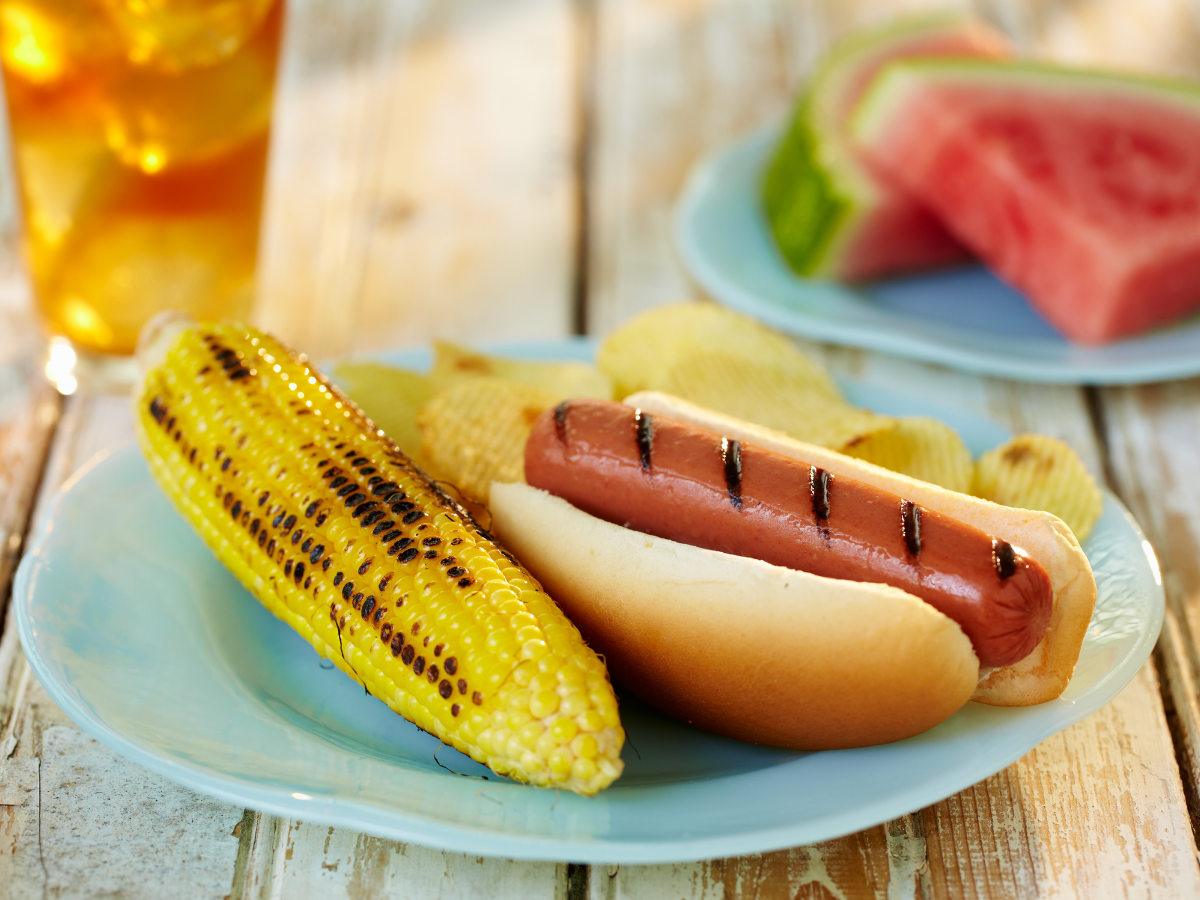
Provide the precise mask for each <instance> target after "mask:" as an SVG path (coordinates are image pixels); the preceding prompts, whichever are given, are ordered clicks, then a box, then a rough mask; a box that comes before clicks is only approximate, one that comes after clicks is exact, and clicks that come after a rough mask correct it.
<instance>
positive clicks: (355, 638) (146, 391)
mask: <svg viewBox="0 0 1200 900" xmlns="http://www.w3.org/2000/svg"><path fill="white" fill-rule="evenodd" d="M134 403H135V417H134V418H135V421H136V422H137V423H138V432H139V438H140V440H141V443H142V447H143V449H144V451H145V453H146V457H147V459H148V460H149V463H150V468H151V471H152V472H153V473H154V476H155V478H156V479H157V481H158V482H159V484H160V485H161V486H162V488H163V490H164V491H165V492H166V493H167V495H168V496H169V497H170V498H171V499H172V500H173V501H174V503H175V505H176V507H177V508H178V509H179V510H180V511H181V512H182V513H183V514H184V516H185V517H186V518H187V519H188V520H189V521H190V522H191V523H192V525H193V526H194V527H195V528H196V530H197V531H198V532H199V533H200V535H201V536H202V537H203V539H204V540H205V542H206V543H207V544H208V545H209V547H210V548H212V550H213V551H214V553H215V554H216V555H217V557H218V558H219V559H220V560H221V561H222V562H223V563H225V564H226V565H227V566H228V567H229V568H230V569H231V570H232V571H233V572H234V573H235V574H236V575H237V577H238V578H239V579H240V580H241V582H242V583H243V584H244V585H245V586H246V587H247V588H248V589H249V590H250V591H251V592H252V593H253V594H254V595H255V596H256V597H257V598H258V599H259V600H260V601H262V603H263V604H264V605H266V607H267V608H268V609H270V610H271V611H272V612H273V613H275V615H277V616H279V617H280V618H281V619H283V620H284V621H286V622H287V623H288V624H290V625H291V626H292V627H293V628H295V629H296V630H297V631H299V632H300V633H301V634H302V635H304V637H305V638H307V639H308V640H309V641H310V642H311V643H312V645H313V647H315V648H316V650H317V652H318V653H320V654H322V655H324V656H327V657H328V658H329V659H331V660H332V661H333V663H334V664H335V665H337V666H338V667H339V668H341V669H342V670H343V671H344V672H345V673H346V674H347V675H349V676H350V677H351V678H353V679H355V680H356V681H359V682H361V683H362V684H363V685H364V686H365V687H366V689H367V690H368V691H370V692H371V693H372V694H373V695H374V696H376V697H378V698H380V699H381V700H383V701H385V702H386V703H387V704H388V705H389V706H390V707H391V708H392V709H393V710H395V711H396V712H397V713H399V714H400V715H402V716H404V717H405V718H406V719H408V720H409V721H411V722H414V723H415V724H416V725H418V726H419V727H421V728H423V729H424V730H425V731H428V732H430V733H432V734H434V735H435V736H437V737H438V738H439V739H441V740H443V741H445V742H446V743H447V744H450V745H451V746H453V747H455V748H456V749H458V750H461V751H462V752H464V753H467V754H469V755H470V756H471V757H472V758H473V759H476V760H478V761H480V762H483V763H486V764H487V765H488V766H490V767H491V768H492V769H493V770H495V771H496V772H498V773H501V774H504V775H509V776H511V777H513V778H516V779H519V780H522V781H529V782H532V783H534V784H538V785H545V786H555V787H563V788H568V789H570V790H573V791H576V792H578V793H581V794H594V793H595V792H596V791H598V790H601V789H602V788H604V787H606V786H607V785H608V784H610V783H611V782H612V781H613V780H614V779H615V778H617V777H618V776H619V775H620V773H621V768H622V763H621V759H620V751H621V745H622V743H623V742H624V731H623V730H622V728H621V725H620V720H619V718H618V715H617V702H616V698H615V696H614V694H613V691H612V687H611V686H610V684H609V681H608V675H607V673H606V671H605V668H604V663H603V662H602V661H601V660H600V659H599V658H598V657H597V656H596V654H595V653H594V652H592V651H591V650H590V649H589V648H588V647H587V646H586V645H585V644H584V642H583V640H582V638H581V637H580V635H579V632H578V630H576V628H575V627H574V626H573V625H572V624H571V623H570V622H569V621H568V620H567V618H566V617H565V616H564V615H563V614H562V612H561V611H560V610H559V609H558V607H557V606H556V605H555V604H554V602H553V601H552V600H551V599H550V598H549V597H548V596H547V595H546V594H545V593H544V592H543V591H542V589H541V587H540V586H539V585H538V583H537V582H536V581H535V580H534V579H533V577H532V576H531V575H529V574H528V573H527V572H526V571H525V570H524V569H523V568H522V567H521V566H520V565H519V564H518V563H517V562H516V561H515V560H514V559H513V558H512V556H511V555H510V554H508V553H507V552H505V551H504V550H503V549H502V548H500V547H498V546H497V545H496V544H494V543H493V542H492V540H491V539H490V537H489V536H488V535H487V534H486V533H484V532H482V531H481V530H480V529H479V528H478V526H476V524H475V523H474V521H473V520H472V519H471V518H470V516H469V515H467V514H466V512H465V511H464V510H463V509H462V508H461V507H460V506H459V505H458V504H457V503H456V502H455V501H454V500H452V499H451V498H450V497H448V496H447V495H446V494H445V493H444V492H443V491H441V490H439V489H438V488H437V487H436V486H435V485H433V484H431V483H430V481H429V480H428V479H427V478H426V477H425V476H424V474H423V473H422V472H421V471H420V470H419V469H418V468H416V466H414V465H413V464H412V463H411V462H410V461H409V459H408V458H407V457H406V456H404V454H403V453H401V452H400V451H399V450H398V449H397V448H396V446H395V445H394V444H393V443H392V442H391V441H389V440H388V439H387V438H386V437H385V436H384V435H383V432H382V431H379V430H378V429H377V428H376V427H375V426H374V424H373V423H372V422H371V421H370V420H369V419H367V418H366V417H365V416H364V415H363V414H362V413H361V411H360V410H359V409H358V408H357V407H356V406H354V404H353V403H351V402H350V401H349V400H347V399H346V398H345V397H344V396H343V395H342V394H341V393H340V392H338V390H337V389H336V388H334V387H333V386H332V385H331V384H330V383H329V382H328V381H327V380H326V379H325V378H324V377H323V376H322V375H321V374H320V372H318V371H317V370H316V369H315V368H314V367H312V366H310V365H309V364H307V363H306V361H305V358H304V357H303V356H298V355H296V354H294V353H292V352H291V351H289V350H288V349H287V348H285V347H283V346H282V345H280V344H279V343H277V342H276V341H275V340H273V339H272V338H270V337H269V336H267V335H265V334H262V333H260V332H257V331H254V330H252V329H249V328H246V327H244V326H235V325H210V324H205V325H197V326H194V327H190V328H187V329H185V330H182V331H181V332H180V333H179V334H178V335H177V336H176V337H175V338H174V339H173V340H172V341H171V343H170V346H169V350H167V352H166V354H165V359H163V360H162V361H161V362H159V363H158V364H157V365H153V366H152V367H150V368H149V369H148V370H147V371H146V373H145V375H144V376H143V378H142V381H141V382H140V384H139V386H138V387H137V388H136V389H135V392H134Z"/></svg>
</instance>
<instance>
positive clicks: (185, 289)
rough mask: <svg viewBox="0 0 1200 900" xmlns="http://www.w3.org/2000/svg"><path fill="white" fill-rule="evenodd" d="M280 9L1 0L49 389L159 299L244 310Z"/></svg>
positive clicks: (99, 360)
mask: <svg viewBox="0 0 1200 900" xmlns="http://www.w3.org/2000/svg"><path fill="white" fill-rule="evenodd" d="M283 14H284V10H283V0H0V65H2V67H3V75H4V85H5V93H6V96H7V100H8V117H9V125H10V131H11V135H12V145H13V158H14V164H15V168H16V175H17V187H18V193H19V198H20V209H21V215H22V249H23V254H24V258H25V262H26V265H27V267H28V271H29V275H30V278H31V281H32V284H33V291H34V297H35V300H36V304H37V307H38V310H39V312H40V314H41V318H42V321H43V322H44V324H45V326H46V328H47V330H48V331H49V333H50V334H51V335H52V336H53V340H52V349H51V354H50V363H49V364H48V366H47V373H48V374H49V375H50V376H51V378H52V379H54V380H55V381H56V382H57V383H58V384H59V388H60V390H63V391H64V392H67V393H69V392H70V391H71V390H73V389H74V385H75V382H76V379H75V375H76V374H77V369H78V368H79V365H78V363H79V362H80V361H81V360H82V361H86V362H87V363H90V364H91V366H92V369H93V371H97V370H99V371H103V370H104V369H105V368H106V367H107V368H108V369H110V370H111V371H116V370H120V369H122V368H128V367H129V366H128V361H129V354H131V353H132V352H133V350H134V348H135V345H136V341H137V334H138V330H139V329H140V328H141V326H142V325H143V324H144V323H145V322H146V321H147V320H148V319H149V318H151V317H152V316H153V315H154V314H156V313H158V312H160V311H162V310H165V309H177V310H182V311H184V312H187V313H189V314H190V315H192V316H194V317H196V318H199V319H210V318H245V317H246V316H248V315H249V312H250V307H251V304H252V301H253V295H254V274H255V263H256V256H257V245H258V229H259V218H260V212H261V208H262V191H263V176H264V173H265V169H266V160H267V143H268V137H269V133H270V124H271V103H272V96H273V93H274V86H275V70H276V63H277V60H278V56H279V44H280V34H281V30H282V24H283ZM122 360H124V361H125V365H124V367H122V365H121V363H122Z"/></svg>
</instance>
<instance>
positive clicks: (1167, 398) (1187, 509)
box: [1100, 379, 1200, 820]
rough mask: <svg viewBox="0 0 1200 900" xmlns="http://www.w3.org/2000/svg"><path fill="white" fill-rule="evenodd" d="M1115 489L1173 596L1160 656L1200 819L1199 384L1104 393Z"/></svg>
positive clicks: (1194, 809) (1169, 596)
mask: <svg viewBox="0 0 1200 900" xmlns="http://www.w3.org/2000/svg"><path fill="white" fill-rule="evenodd" d="M1100 396H1101V398H1102V401H1103V408H1104V419H1105V424H1106V433H1107V438H1108V446H1109V454H1110V459H1111V467H1112V473H1113V477H1114V479H1115V481H1116V489H1117V490H1118V492H1119V493H1120V494H1121V496H1122V497H1123V498H1124V499H1125V502H1126V503H1128V504H1129V508H1130V509H1131V510H1132V512H1133V514H1134V516H1135V517H1136V518H1137V520H1138V521H1139V522H1140V523H1141V525H1142V527H1143V528H1144V529H1145V530H1146V534H1147V536H1148V538H1149V540H1150V543H1151V544H1152V545H1153V546H1154V551H1155V553H1156V554H1157V555H1158V560H1159V564H1160V565H1161V567H1162V571H1163V587H1164V589H1165V590H1166V594H1167V619H1166V622H1165V623H1164V626H1163V635H1162V637H1161V639H1160V640H1159V646H1158V650H1159V655H1160V659H1161V660H1162V663H1163V674H1164V677H1165V680H1166V685H1167V692H1168V695H1169V697H1170V698H1171V701H1172V706H1173V710H1172V712H1173V713H1174V715H1175V720H1176V725H1177V728H1176V734H1177V739H1178V741H1179V744H1180V747H1179V750H1180V761H1181V766H1182V769H1183V772H1184V775H1185V778H1186V781H1187V783H1188V787H1189V791H1190V798H1191V801H1192V816H1193V820H1195V819H1196V817H1197V815H1198V811H1197V807H1196V798H1197V793H1198V792H1200V706H1198V705H1197V692H1196V686H1197V684H1198V680H1197V675H1198V673H1200V664H1198V657H1197V652H1196V635H1197V634H1200V565H1198V564H1197V559H1198V558H1200V402H1198V401H1200V380H1196V379H1192V380H1189V381H1179V382H1173V383H1168V384H1153V385H1142V386H1139V387H1129V388H1110V389H1106V390H1104V391H1102V392H1101V395H1100Z"/></svg>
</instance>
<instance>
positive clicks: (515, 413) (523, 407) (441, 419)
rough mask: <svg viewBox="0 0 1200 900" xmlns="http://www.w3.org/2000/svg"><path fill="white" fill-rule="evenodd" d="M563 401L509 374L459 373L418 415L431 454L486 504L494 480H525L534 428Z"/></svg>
mask: <svg viewBox="0 0 1200 900" xmlns="http://www.w3.org/2000/svg"><path fill="white" fill-rule="evenodd" d="M559 399H560V398H559V397H558V396H556V395H555V394H551V393H550V392H549V391H544V390H541V389H540V388H536V387H533V386H532V385H528V384H521V383H519V382H516V381H508V380H506V379H503V378H493V377H490V376H487V375H462V376H458V377H455V378H453V379H452V380H451V382H450V385H449V387H447V388H446V389H445V390H442V391H438V392H437V393H436V394H435V395H434V396H433V399H432V400H430V401H429V402H428V403H427V404H425V406H423V407H422V408H421V410H420V412H418V413H417V426H418V427H419V428H420V429H421V435H422V437H423V438H424V450H425V454H426V456H427V457H428V459H429V460H430V462H432V464H433V466H434V468H435V469H436V470H437V471H438V472H439V473H440V474H441V475H442V476H443V477H444V478H446V479H447V480H448V481H450V482H451V483H452V484H454V485H456V486H457V487H458V489H459V490H460V491H462V493H463V494H465V495H466V496H467V497H468V498H470V499H471V500H474V501H477V502H480V503H486V502H487V498H488V492H489V490H490V488H491V484H492V482H493V481H524V480H525V440H526V439H527V438H528V437H529V430H530V426H531V425H532V424H533V420H534V419H536V418H537V417H538V416H539V415H541V413H542V412H543V410H546V409H549V408H551V407H552V406H554V405H555V404H556V403H557V402H558V401H559Z"/></svg>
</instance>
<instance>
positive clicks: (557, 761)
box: [547, 747, 575, 775]
mask: <svg viewBox="0 0 1200 900" xmlns="http://www.w3.org/2000/svg"><path fill="white" fill-rule="evenodd" d="M547 762H549V764H550V771H551V772H553V773H554V774H556V775H567V774H569V773H570V771H571V768H572V767H573V765H574V763H575V757H574V756H573V755H572V754H571V750H570V748H568V747H559V748H558V749H557V750H555V751H554V752H553V753H551V754H550V759H549V760H547Z"/></svg>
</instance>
